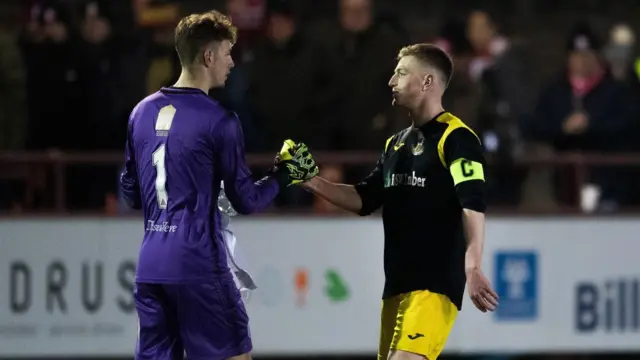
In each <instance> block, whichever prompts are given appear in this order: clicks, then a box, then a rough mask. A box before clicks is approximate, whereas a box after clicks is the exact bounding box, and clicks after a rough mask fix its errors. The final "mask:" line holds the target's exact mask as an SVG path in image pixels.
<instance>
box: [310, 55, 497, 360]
mask: <svg viewBox="0 0 640 360" xmlns="http://www.w3.org/2000/svg"><path fill="white" fill-rule="evenodd" d="M398 59H399V61H398V66H397V67H396V70H395V73H394V74H393V77H392V78H391V80H390V82H389V86H390V87H391V88H392V89H393V103H394V105H396V106H402V107H405V108H407V109H408V110H409V112H410V114H411V117H412V119H413V124H412V126H411V127H409V128H407V129H405V130H403V131H401V132H399V133H397V134H395V135H394V136H392V137H390V138H389V140H387V142H386V144H385V145H384V151H383V153H382V156H381V157H380V160H379V161H378V164H377V165H376V167H375V169H374V170H373V172H372V173H371V174H370V175H369V176H368V177H367V178H365V179H364V181H362V182H361V183H359V184H357V185H355V186H352V185H344V184H333V183H330V182H328V181H326V180H324V179H322V178H319V177H316V178H313V179H311V180H309V181H308V182H306V183H304V184H303V186H304V187H306V188H307V189H309V190H311V191H312V192H314V193H315V194H317V195H319V196H320V197H323V198H325V199H326V200H328V201H330V202H331V203H333V204H335V205H337V206H339V207H341V208H344V209H346V210H350V211H352V212H354V213H357V214H360V215H369V214H371V213H373V212H374V211H376V210H377V209H378V208H380V207H382V218H383V223H384V238H385V248H384V249H385V250H384V270H385V276H386V282H385V287H384V293H383V302H382V318H381V335H380V345H379V351H378V359H379V360H386V359H392V360H401V359H425V358H426V359H429V360H435V359H436V358H437V357H438V356H439V354H440V352H441V351H442V349H443V348H444V345H445V343H446V340H447V337H448V336H449V333H450V331H451V328H452V326H453V323H454V321H455V319H456V316H457V313H458V310H460V309H461V306H462V297H463V293H464V287H465V280H466V282H467V284H468V289H469V294H470V296H471V299H472V301H473V303H474V304H475V306H476V307H477V308H478V309H480V310H481V311H483V312H485V311H493V310H494V309H495V307H496V306H497V300H498V299H497V295H496V294H495V292H494V291H493V290H492V289H491V286H490V284H489V281H488V280H487V278H486V277H485V276H484V275H483V273H482V270H481V267H480V266H481V260H482V247H483V243H484V211H485V207H486V205H485V178H484V157H483V154H482V146H481V143H480V140H479V138H478V137H477V135H476V134H475V133H474V132H473V130H471V129H470V128H469V127H468V126H466V125H465V124H464V123H463V122H462V121H461V120H460V119H458V118H457V117H455V116H454V115H452V114H450V113H448V112H446V111H444V109H443V108H442V101H441V100H442V95H443V93H444V91H445V89H446V87H447V85H448V83H449V80H450V78H451V75H452V72H453V64H452V62H451V59H450V58H449V56H448V55H447V54H446V53H445V52H444V51H442V50H441V49H440V48H438V47H436V46H434V45H430V44H417V45H412V46H408V47H406V48H403V49H402V50H401V51H400V53H399V56H398Z"/></svg>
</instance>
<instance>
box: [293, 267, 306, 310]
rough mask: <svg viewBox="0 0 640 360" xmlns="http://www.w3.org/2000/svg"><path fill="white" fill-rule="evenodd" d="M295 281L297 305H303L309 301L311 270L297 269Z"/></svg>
mask: <svg viewBox="0 0 640 360" xmlns="http://www.w3.org/2000/svg"><path fill="white" fill-rule="evenodd" d="M293 282H294V287H295V290H296V305H297V306H298V307H303V306H304V305H305V304H306V302H307V292H308V291H309V271H308V270H307V269H305V268H298V269H296V272H295V275H294V280H293Z"/></svg>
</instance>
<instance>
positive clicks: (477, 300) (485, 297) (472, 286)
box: [467, 269, 498, 312]
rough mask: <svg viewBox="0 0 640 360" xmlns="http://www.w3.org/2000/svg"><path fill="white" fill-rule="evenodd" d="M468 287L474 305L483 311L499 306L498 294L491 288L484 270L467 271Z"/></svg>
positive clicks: (492, 309)
mask: <svg viewBox="0 0 640 360" xmlns="http://www.w3.org/2000/svg"><path fill="white" fill-rule="evenodd" d="M467 289H468V290H469V297H471V301H472V302H473V305H475V306H476V307H477V308H478V310H480V311H482V312H487V311H494V310H495V309H496V307H497V306H498V294H496V292H495V291H493V289H492V288H491V284H490V283H489V280H488V279H487V278H486V277H485V276H484V274H483V273H482V270H480V269H473V270H469V271H467Z"/></svg>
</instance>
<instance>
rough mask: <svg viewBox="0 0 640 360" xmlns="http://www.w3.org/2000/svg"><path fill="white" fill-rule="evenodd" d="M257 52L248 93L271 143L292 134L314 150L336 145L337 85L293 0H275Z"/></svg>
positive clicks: (276, 143)
mask: <svg viewBox="0 0 640 360" xmlns="http://www.w3.org/2000/svg"><path fill="white" fill-rule="evenodd" d="M254 54H255V57H254V60H253V61H252V63H251V64H250V67H249V70H250V71H249V79H250V80H249V81H250V82H249V91H248V96H249V97H250V104H251V109H252V111H253V113H254V117H255V119H256V120H257V122H258V123H259V124H260V127H261V129H264V133H263V137H264V142H265V145H266V147H267V148H270V149H271V148H277V147H279V146H282V141H283V140H284V139H288V138H292V139H300V140H304V141H305V143H307V144H308V145H309V146H310V147H311V148H313V149H314V150H328V149H330V148H331V145H332V143H331V138H332V133H331V130H332V129H331V123H330V122H329V120H330V115H331V114H328V113H327V110H328V109H332V108H334V107H335V103H334V101H335V100H336V99H335V97H334V96H333V86H335V84H333V83H332V82H331V81H330V80H331V79H330V76H331V73H330V71H329V68H328V67H327V65H328V64H327V63H328V61H327V60H326V53H325V52H324V51H323V49H321V48H320V47H319V46H318V45H317V44H315V43H312V42H310V41H309V40H308V39H307V37H305V35H304V33H303V32H302V30H301V29H300V28H299V24H298V23H297V21H296V15H295V14H294V11H293V8H292V5H291V3H290V1H289V0H275V1H274V0H272V1H270V2H269V15H268V30H267V37H266V39H265V41H264V42H263V43H262V44H261V45H259V46H258V47H257V48H256V49H255V51H254Z"/></svg>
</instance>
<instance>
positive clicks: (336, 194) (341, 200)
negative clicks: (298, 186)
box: [302, 176, 362, 214]
mask: <svg viewBox="0 0 640 360" xmlns="http://www.w3.org/2000/svg"><path fill="white" fill-rule="evenodd" d="M302 187H304V188H306V189H308V190H310V191H311V192H312V193H314V194H315V195H317V196H319V197H321V198H323V199H325V200H327V201H328V202H330V203H332V204H333V205H335V206H337V207H339V208H342V209H345V210H347V211H351V212H352V213H355V214H358V213H359V212H360V209H362V199H361V198H360V195H359V194H358V192H357V191H356V189H355V187H354V186H353V185H346V184H334V183H332V182H330V181H327V180H325V179H323V178H321V177H319V176H316V177H314V178H312V179H311V180H309V181H307V182H305V183H303V184H302Z"/></svg>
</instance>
